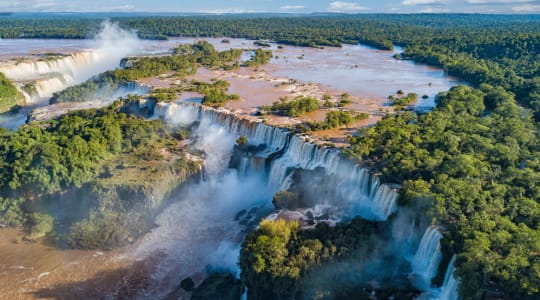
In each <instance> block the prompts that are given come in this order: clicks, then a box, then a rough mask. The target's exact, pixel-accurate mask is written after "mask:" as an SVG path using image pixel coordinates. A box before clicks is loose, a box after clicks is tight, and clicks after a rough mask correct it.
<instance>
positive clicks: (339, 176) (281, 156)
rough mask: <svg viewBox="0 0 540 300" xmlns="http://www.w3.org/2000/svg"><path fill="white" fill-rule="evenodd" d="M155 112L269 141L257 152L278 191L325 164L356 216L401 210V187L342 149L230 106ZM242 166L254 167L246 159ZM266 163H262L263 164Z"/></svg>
mask: <svg viewBox="0 0 540 300" xmlns="http://www.w3.org/2000/svg"><path fill="white" fill-rule="evenodd" d="M155 116H156V117H161V118H163V119H164V120H166V121H167V122H170V123H172V124H177V125H178V124H183V125H188V124H191V123H193V122H195V121H200V122H202V121H211V122H214V123H216V124H220V125H221V126H223V127H225V128H227V129H228V130H229V132H231V133H232V134H233V135H235V136H240V135H244V136H246V137H247V139H248V142H249V143H250V144H252V145H263V146H264V147H263V149H262V150H260V151H259V152H258V153H256V154H255V156H256V157H258V158H260V159H263V160H265V161H266V163H265V164H267V165H268V166H269V168H268V169H267V170H266V172H267V176H268V185H269V187H270V188H271V189H272V190H273V191H274V192H277V191H279V190H281V189H283V188H285V187H287V185H288V184H289V183H290V175H291V172H293V171H294V170H295V169H303V170H314V169H315V168H319V167H321V168H324V169H325V172H326V174H327V176H330V177H332V178H333V180H335V182H337V183H336V186H334V187H333V191H334V193H335V196H337V198H339V199H341V201H343V202H344V203H342V204H344V206H345V207H347V208H348V210H349V212H350V213H351V214H352V216H355V215H360V216H362V217H364V218H366V219H371V220H386V219H387V218H388V217H389V216H390V215H391V214H392V213H394V212H395V211H396V210H397V203H396V200H397V192H396V191H395V189H394V188H392V187H391V186H389V185H387V184H381V183H380V180H379V179H378V178H377V176H375V175H372V174H370V173H369V171H368V170H367V169H366V168H363V167H361V166H360V165H358V164H356V163H354V162H352V161H351V160H350V159H347V158H345V157H343V156H342V155H341V154H340V151H339V150H338V149H334V148H328V147H319V146H317V145H315V144H313V143H309V142H306V141H305V139H304V138H302V137H300V136H298V135H294V134H292V133H290V132H289V131H288V130H286V129H282V128H277V127H272V126H268V125H265V124H262V123H257V122H253V121H249V120H247V119H243V118H241V117H240V116H237V115H235V114H232V113H230V112H228V111H227V110H220V109H212V108H206V107H203V106H197V105H192V104H176V103H167V104H163V103H159V104H158V105H157V106H156V108H155ZM242 164H243V165H242V166H241V167H240V169H241V171H243V170H245V169H248V168H250V167H253V166H250V161H249V160H243V162H242ZM258 167H260V166H258Z"/></svg>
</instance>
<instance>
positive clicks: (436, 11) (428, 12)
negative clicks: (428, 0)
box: [419, 7, 450, 14]
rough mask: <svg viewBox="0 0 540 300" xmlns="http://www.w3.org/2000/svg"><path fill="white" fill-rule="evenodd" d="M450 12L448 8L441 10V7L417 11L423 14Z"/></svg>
mask: <svg viewBox="0 0 540 300" xmlns="http://www.w3.org/2000/svg"><path fill="white" fill-rule="evenodd" d="M449 11H450V10H449V9H448V8H442V7H426V8H424V9H422V10H420V11H419V13H424V14H440V13H447V12H449Z"/></svg>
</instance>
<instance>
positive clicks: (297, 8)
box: [279, 5, 306, 10]
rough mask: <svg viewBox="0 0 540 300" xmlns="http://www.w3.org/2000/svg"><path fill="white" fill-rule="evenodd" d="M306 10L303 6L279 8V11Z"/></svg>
mask: <svg viewBox="0 0 540 300" xmlns="http://www.w3.org/2000/svg"><path fill="white" fill-rule="evenodd" d="M304 8H306V7H305V6H303V5H284V6H282V7H280V8H279V9H281V10H299V9H304Z"/></svg>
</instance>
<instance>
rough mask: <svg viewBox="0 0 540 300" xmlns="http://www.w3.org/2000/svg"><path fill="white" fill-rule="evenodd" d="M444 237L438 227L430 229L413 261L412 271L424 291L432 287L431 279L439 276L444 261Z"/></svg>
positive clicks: (419, 286) (425, 234)
mask: <svg viewBox="0 0 540 300" xmlns="http://www.w3.org/2000/svg"><path fill="white" fill-rule="evenodd" d="M442 237H443V236H442V234H441V233H440V232H439V229H438V228H437V227H435V226H430V227H428V229H427V230H426V232H425V233H424V236H423V237H422V240H421V241H420V245H419V246H418V250H417V251H416V254H415V255H414V258H413V260H412V263H411V265H412V270H413V273H414V275H415V276H417V284H416V285H417V286H418V288H420V289H422V290H428V289H429V288H430V287H431V279H433V277H435V275H437V270H438V268H439V264H440V263H441V259H442V252H441V244H440V240H441V239H442Z"/></svg>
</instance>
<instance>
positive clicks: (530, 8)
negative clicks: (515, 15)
mask: <svg viewBox="0 0 540 300" xmlns="http://www.w3.org/2000/svg"><path fill="white" fill-rule="evenodd" d="M512 11H513V12H524V13H528V12H540V5H535V4H524V5H520V6H514V7H512Z"/></svg>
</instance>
